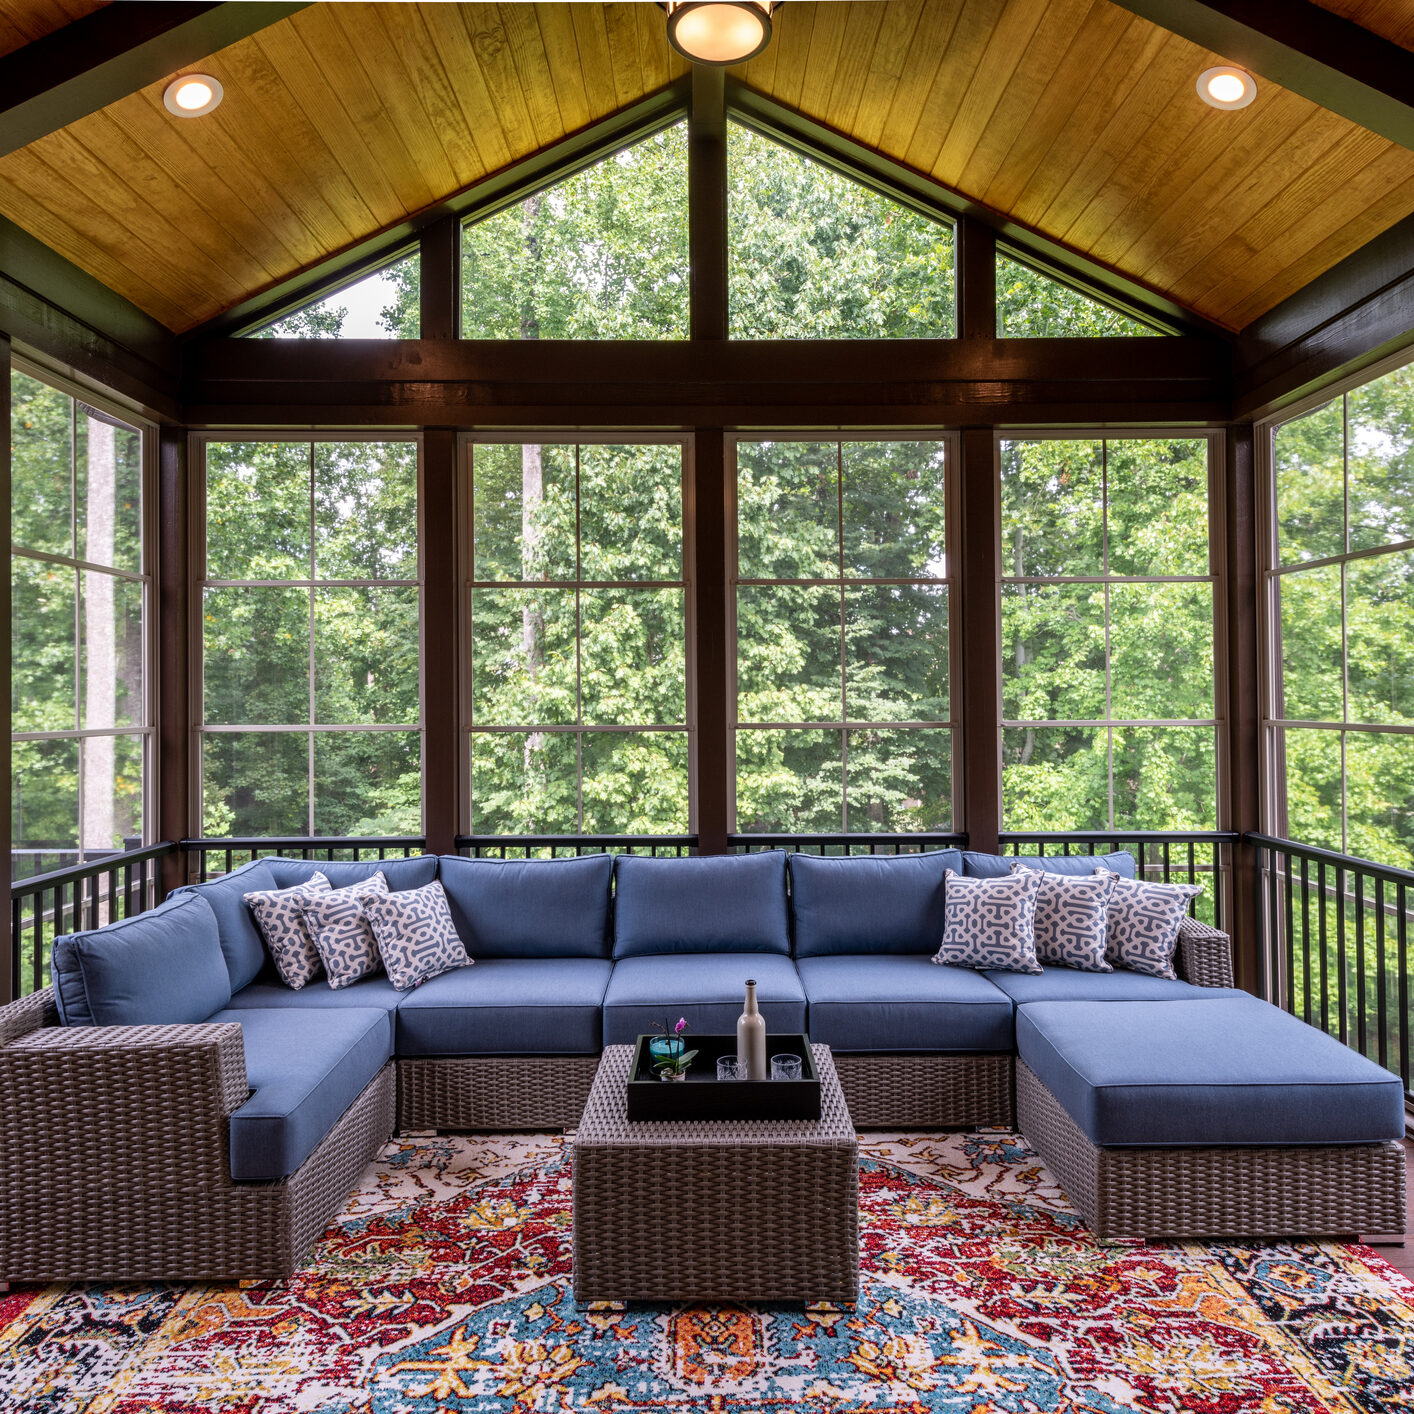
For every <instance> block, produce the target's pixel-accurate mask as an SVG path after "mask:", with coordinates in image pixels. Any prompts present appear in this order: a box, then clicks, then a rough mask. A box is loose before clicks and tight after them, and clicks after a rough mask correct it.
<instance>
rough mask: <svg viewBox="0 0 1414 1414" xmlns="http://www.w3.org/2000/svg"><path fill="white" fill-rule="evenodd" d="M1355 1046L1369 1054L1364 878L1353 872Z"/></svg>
mask: <svg viewBox="0 0 1414 1414" xmlns="http://www.w3.org/2000/svg"><path fill="white" fill-rule="evenodd" d="M1355 1045H1356V1049H1357V1050H1358V1051H1359V1052H1360V1054H1361V1055H1362V1056H1366V1055H1369V1053H1370V1037H1369V1033H1368V1031H1367V1030H1366V1024H1365V876H1364V875H1363V874H1362V873H1360V872H1359V870H1356V871H1355Z"/></svg>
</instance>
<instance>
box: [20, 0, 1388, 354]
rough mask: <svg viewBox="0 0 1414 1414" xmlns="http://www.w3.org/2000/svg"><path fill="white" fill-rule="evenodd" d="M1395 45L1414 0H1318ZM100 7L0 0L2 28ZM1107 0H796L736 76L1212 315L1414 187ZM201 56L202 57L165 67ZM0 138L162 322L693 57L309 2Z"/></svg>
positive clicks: (654, 28)
mask: <svg viewBox="0 0 1414 1414" xmlns="http://www.w3.org/2000/svg"><path fill="white" fill-rule="evenodd" d="M1322 3H1323V6H1324V8H1326V9H1329V10H1331V11H1333V12H1338V13H1340V14H1342V15H1344V16H1346V17H1347V18H1350V19H1353V20H1355V21H1356V22H1358V23H1359V24H1361V25H1364V26H1365V27H1366V28H1368V29H1370V30H1371V31H1372V32H1375V33H1379V34H1382V35H1383V36H1384V37H1385V38H1387V39H1390V40H1393V41H1395V42H1396V43H1401V44H1404V45H1409V44H1410V43H1411V42H1414V12H1411V7H1410V6H1409V5H1408V4H1407V3H1406V0H1322ZM96 8H98V7H97V6H95V5H93V4H91V3H88V0H62V3H55V0H0V54H3V53H4V52H6V47H7V46H8V48H9V50H11V51H14V50H16V49H18V48H19V47H20V46H21V45H22V44H23V43H25V42H27V41H30V40H33V39H36V38H38V37H39V36H40V35H41V34H42V33H44V32H45V31H46V30H54V29H56V28H58V27H60V26H61V25H63V24H64V23H67V22H68V20H70V19H76V18H79V17H80V16H81V15H82V14H84V13H85V12H88V11H92V10H94V9H96ZM1225 57H1227V56H1223V55H1218V54H1214V53H1212V52H1211V51H1208V50H1204V49H1202V48H1200V47H1199V46H1198V45H1196V44H1193V43H1190V42H1189V41H1188V40H1186V39H1183V38H1180V37H1179V36H1177V35H1175V34H1172V33H1170V32H1169V31H1167V30H1165V29H1162V28H1160V27H1159V26H1157V25H1156V24H1154V23H1151V22H1150V21H1149V20H1147V19H1143V18H1140V17H1138V16H1137V15H1135V14H1133V13H1131V11H1130V10H1128V9H1125V8H1122V7H1121V6H1120V5H1118V4H1111V3H1109V0H864V3H843V0H838V2H835V0H828V2H827V3H810V0H791V3H790V4H788V5H786V6H785V7H784V8H783V9H782V10H781V11H780V12H779V13H778V16H777V21H776V35H775V39H774V40H773V42H772V44H771V46H770V47H769V48H768V49H767V50H766V51H765V53H764V54H762V55H761V56H760V57H759V58H757V59H756V60H754V61H752V62H751V63H750V64H747V65H745V66H743V67H742V68H741V69H740V70H737V71H735V72H736V76H737V77H738V78H740V79H741V81H742V82H743V83H745V84H746V85H747V86H748V87H749V88H751V89H754V90H756V91H758V92H759V93H761V94H764V95H766V96H767V97H769V98H772V99H774V100H776V101H778V102H779V103H782V104H784V105H787V106H788V107H790V108H792V109H794V110H797V111H798V112H800V113H802V114H804V115H805V116H806V117H808V118H811V119H814V120H816V121H818V122H820V123H822V124H824V125H826V126H828V127H830V128H833V129H835V130H836V131H838V132H840V133H842V134H844V135H845V136H847V137H849V138H852V139H854V140H855V141H857V142H859V143H861V144H863V145H865V146H866V147H869V148H872V149H874V150H876V151H877V152H879V153H881V154H883V155H884V156H886V157H889V158H891V159H894V160H896V161H898V162H901V163H903V164H905V165H906V166H908V167H910V168H913V169H915V170H916V171H918V172H921V173H923V174H925V175H926V176H929V177H932V178H934V179H935V180H937V181H938V182H941V183H943V184H945V185H946V186H948V187H950V188H953V189H954V190H956V191H958V192H960V193H962V194H964V195H965V196H967V197H969V198H971V199H973V200H975V201H977V202H980V203H983V204H985V205H986V206H989V207H991V208H994V209H995V210H996V211H998V212H1000V213H1003V214H1005V215H1006V216H1008V217H1011V218H1013V219H1015V220H1017V221H1019V222H1021V223H1023V224H1024V225H1027V226H1029V227H1031V228H1033V229H1035V230H1036V231H1038V232H1040V233H1041V234H1043V235H1044V236H1046V237H1048V238H1050V239H1053V240H1055V241H1058V242H1060V243H1063V244H1065V245H1067V246H1069V247H1071V248H1072V249H1074V250H1077V251H1079V252H1081V253H1082V254H1084V255H1086V256H1089V257H1092V258H1094V259H1095V260H1097V261H1099V262H1101V263H1102V264H1104V265H1105V266H1108V267H1111V268H1113V269H1115V270H1117V271H1119V272H1121V273H1123V274H1124V275H1126V276H1128V277H1131V278H1133V279H1136V280H1138V281H1141V282H1142V283H1144V284H1147V285H1148V286H1150V287H1151V288H1152V289H1154V290H1155V291H1157V292H1159V293H1161V294H1163V295H1165V296H1167V297H1169V298H1171V299H1173V300H1175V301H1177V302H1178V303H1180V304H1182V305H1184V306H1186V307H1188V308H1189V309H1192V310H1194V311H1196V312H1197V313H1199V314H1201V315H1203V316H1205V317H1207V318H1209V319H1211V320H1212V321H1214V322H1216V323H1219V324H1222V325H1225V326H1227V327H1229V328H1234V329H1237V328H1241V327H1243V326H1245V325H1246V324H1248V323H1250V322H1251V321H1252V320H1253V319H1254V318H1256V317H1257V316H1258V315H1260V314H1262V313H1264V312H1265V311H1266V310H1268V309H1270V308H1271V307H1272V306H1274V305H1275V304H1277V303H1278V302H1279V301H1281V300H1282V299H1283V298H1285V297H1286V296H1287V295H1289V294H1291V293H1293V292H1294V291H1295V290H1297V289H1299V288H1300V287H1301V286H1302V285H1304V284H1306V283H1307V282H1309V281H1310V280H1312V279H1314V278H1315V277H1316V276H1317V275H1319V274H1321V273H1322V272H1323V271H1324V270H1326V269H1328V268H1329V267H1330V266H1332V265H1334V264H1335V263H1336V262H1337V261H1339V260H1340V259H1341V258H1343V257H1344V256H1346V255H1348V254H1350V253H1351V252H1352V251H1354V250H1356V249H1357V248H1359V247H1360V246H1361V245H1363V244H1365V243H1366V242H1367V241H1369V240H1370V239H1372V238H1373V237H1374V236H1376V235H1378V234H1379V233H1380V232H1382V231H1384V230H1386V229H1387V228H1388V227H1390V226H1391V225H1393V224H1394V223H1395V222H1397V221H1398V220H1400V219H1401V218H1403V217H1405V216H1408V215H1410V214H1411V213H1412V212H1414V151H1410V150H1409V149H1408V148H1406V147H1403V146H1400V145H1399V144H1397V143H1395V142H1392V141H1390V140H1388V139H1387V138H1385V137H1381V136H1379V135H1378V134H1376V133H1374V132H1371V131H1369V130H1367V129H1365V128H1363V127H1360V126H1358V125H1357V124H1356V123H1354V122H1351V121H1349V120H1348V119H1346V118H1344V117H1341V116H1338V115H1337V114H1336V113H1334V112H1331V111H1328V110H1326V109H1324V108H1321V107H1319V106H1317V105H1316V104H1315V103H1314V102H1311V101H1309V100H1308V99H1306V98H1303V97H1300V96H1298V95H1297V94H1295V93H1292V92H1289V91H1287V90H1285V89H1282V88H1280V87H1278V86H1277V85H1276V84H1275V83H1273V82H1271V81H1269V80H1265V79H1264V80H1263V82H1262V84H1261V87H1260V90H1259V93H1258V97H1257V100H1256V102H1255V103H1254V104H1253V105H1252V106H1251V107H1250V108H1248V109H1245V110H1243V111H1240V112H1235V113H1227V112H1219V111H1216V110H1213V109H1211V108H1208V107H1206V106H1204V105H1203V104H1201V103H1200V102H1199V101H1198V99H1197V97H1196V94H1195V93H1194V83H1195V80H1196V78H1197V75H1198V73H1199V72H1200V71H1201V70H1202V69H1204V68H1206V67H1208V66H1209V65H1210V64H1214V63H1218V62H1222V61H1223V60H1224V58H1225ZM185 67H193V66H190V65H188V66H185ZM201 67H203V68H205V69H208V70H209V71H210V72H211V73H213V74H215V75H216V77H218V78H219V79H220V80H221V82H222V84H223V85H224V86H225V101H224V103H223V104H222V105H221V107H220V108H219V109H218V110H217V111H216V112H215V113H214V114H212V115H210V116H209V117H206V118H203V119H200V120H181V119H174V118H173V117H172V116H171V115H170V114H168V113H167V112H166V110H165V109H164V108H163V105H162V87H163V84H162V82H157V83H153V84H150V85H149V86H148V87H146V88H143V89H141V90H140V91H138V92H134V93H131V94H129V95H128V96H126V97H122V98H120V99H118V101H116V102H114V103H112V104H110V105H109V106H108V107H106V108H104V109H102V110H100V111H98V112H95V113H91V114H89V115H88V116H85V117H81V118H79V119H77V121H74V122H72V123H70V124H69V126H67V127H64V128H62V129H60V130H59V131H56V132H53V133H50V134H48V135H47V136H43V137H40V138H39V139H37V140H36V141H34V142H32V143H30V144H29V145H28V146H26V147H23V148H20V149H19V150H17V151H14V152H11V153H10V154H9V155H8V156H6V157H4V158H0V214H3V215H5V216H8V217H9V218H10V219H11V220H13V221H14V222H15V223H16V224H18V225H19V226H21V227H23V228H24V229H25V230H27V231H29V232H30V233H31V234H33V235H35V236H37V237H38V238H40V239H41V240H42V241H44V242H45V243H46V244H47V245H48V246H50V247H51V248H52V249H54V250H56V251H58V252H59V253H60V254H62V255H64V256H66V257H67V258H68V259H69V260H71V261H73V262H74V263H75V264H77V265H78V266H80V267H81V268H82V269H84V270H85V271H87V272H89V273H90V274H92V275H94V276H96V277H97V278H98V279H100V280H101V281H103V282H104V283H105V284H106V285H108V286H109V287H110V288H112V289H114V290H116V291H117V292H118V293H120V294H122V295H124V296H126V297H127V298H128V299H130V300H131V301H132V302H133V303H134V304H136V305H138V306H139V307H140V308H142V309H144V310H146V311H147V312H148V313H150V314H152V315H153V316H154V317H155V318H157V319H158V320H160V321H161V322H162V323H163V324H165V325H166V326H167V327H168V328H170V329H173V330H175V331H184V330H187V329H190V328H192V327H194V326H197V325H199V324H202V323H203V322H205V321H206V320H208V319H210V318H212V317H214V316H215V315H217V314H219V313H221V312H222V311H224V310H226V309H229V308H231V307H232V306H234V305H237V304H239V303H241V302H242V301H243V300H245V299H246V298H248V297H249V296H251V295H253V294H256V293H258V292H259V291H261V290H263V289H266V288H269V287H270V286H272V285H275V284H278V283H280V282H282V281H284V280H286V279H288V278H289V277H290V276H291V275H293V274H295V273H297V272H299V271H300V270H303V269H305V268H307V267H309V266H312V265H315V264H317V263H319V262H320V261H323V260H326V259H327V258H328V257H330V256H331V255H333V254H335V253H337V252H338V251H340V250H343V249H345V248H347V247H351V246H353V245H355V244H356V243H358V242H360V241H362V240H365V239H366V238H367V237H369V236H370V235H372V234H373V233H375V232H377V231H379V230H381V229H384V228H385V227H389V226H391V225H394V224H396V223H398V222H400V221H403V220H405V219H406V218H408V217H409V216H411V215H415V214H416V213H417V212H418V211H419V210H422V209H425V208H427V207H430V206H433V205H435V204H437V203H438V202H440V201H441V200H443V199H445V198H446V197H448V196H449V195H451V194H453V193H454V192H457V191H459V190H461V189H462V188H465V187H467V186H469V185H471V184H473V183H475V182H477V181H478V180H479V179H481V178H483V177H485V176H487V175H489V174H491V173H494V172H496V171H499V170H501V169H503V168H505V167H507V166H508V165H511V164H513V163H515V162H516V161H517V160H519V159H521V158H524V157H526V156H528V155H529V154H531V153H534V152H536V151H538V150H540V149H542V148H544V147H546V146H548V145H549V144H551V143H554V142H555V141H557V140H559V139H561V138H563V137H565V136H566V135H568V134H571V133H574V132H575V131H577V130H579V129H582V128H584V127H585V126H586V125H588V124H590V123H592V122H595V121H597V120H599V119H601V118H604V117H606V116H608V115H610V114H612V113H614V112H616V111H619V110H621V109H623V108H625V107H627V106H629V105H631V104H633V103H635V102H636V101H638V100H640V99H642V98H643V97H644V96H646V95H649V94H652V93H654V92H656V91H658V90H660V89H662V88H663V87H664V86H665V85H667V84H669V83H670V82H671V81H673V80H674V79H675V78H678V77H680V76H681V75H682V74H683V73H684V72H685V70H686V65H685V64H684V63H683V61H682V60H680V59H679V58H678V56H677V55H675V54H673V53H672V51H671V50H670V49H669V48H668V46H667V43H666V40H665V35H664V24H663V15H662V11H661V10H660V9H659V8H658V7H657V6H656V5H652V4H642V3H639V4H536V5H525V4H502V5H494V4H465V5H457V4H426V5H407V4H316V5H311V6H309V7H308V8H306V9H303V10H300V11H299V12H298V13H296V14H294V15H292V16H290V17H289V18H286V19H282V20H279V21H278V22H276V23H274V24H272V25H270V26H269V27H268V28H265V29H262V30H259V31H258V32H257V33H255V34H253V35H251V36H250V37H248V38H243V39H241V40H239V41H238V42H236V43H233V44H230V45H228V46H227V47H226V48H224V49H221V50H220V51H219V52H218V53H216V54H214V55H211V56H210V57H209V58H207V59H204V60H203V61H202V64H201Z"/></svg>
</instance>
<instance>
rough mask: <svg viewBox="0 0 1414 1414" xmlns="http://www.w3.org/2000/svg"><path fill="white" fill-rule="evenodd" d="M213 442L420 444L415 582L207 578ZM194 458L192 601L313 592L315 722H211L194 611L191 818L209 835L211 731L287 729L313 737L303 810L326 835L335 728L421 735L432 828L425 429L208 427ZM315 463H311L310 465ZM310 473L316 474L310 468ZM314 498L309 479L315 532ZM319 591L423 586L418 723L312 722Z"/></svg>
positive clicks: (195, 442) (195, 438)
mask: <svg viewBox="0 0 1414 1414" xmlns="http://www.w3.org/2000/svg"><path fill="white" fill-rule="evenodd" d="M212 442H220V443H228V442H251V443H262V444H264V443H270V442H292V443H308V444H309V445H310V448H311V452H310V455H311V459H312V457H313V448H314V446H315V445H316V444H318V443H320V442H404V443H410V444H412V445H413V446H414V447H415V448H416V453H417V530H416V533H417V577H416V578H415V579H412V580H406V579H332V580H319V579H298V580H292V579H278V580H212V579H208V578H207V575H206V549H207V542H206V509H207V504H206V488H207V465H206V448H207V446H208V445H209V444H210V443H212ZM188 448H189V457H188V468H189V479H188V486H189V491H188V497H187V544H188V546H189V557H190V563H189V568H188V584H189V596H188V603H190V604H193V605H197V606H200V605H202V604H203V603H204V602H205V594H206V590H208V589H258V588H281V589H303V590H306V591H308V592H309V593H310V595H311V615H310V630H309V634H310V648H309V681H308V688H309V698H308V700H309V703H310V721H309V722H308V723H306V724H304V725H298V724H287V725H265V724H259V723H243V724H242V723H234V724H230V723H219V724H210V723H208V722H207V721H206V696H205V671H206V654H205V634H204V632H203V628H202V625H203V623H204V621H205V619H204V615H203V613H202V612H201V609H200V607H198V608H197V610H196V612H194V613H191V614H189V615H188V621H189V625H188V626H189V638H188V649H189V652H188V679H187V681H188V701H189V704H190V706H189V721H188V730H189V731H190V733H191V736H192V739H193V740H194V742H195V745H196V749H195V751H194V752H193V753H192V768H191V773H190V780H189V782H188V787H189V792H188V810H189V811H190V818H191V819H192V820H193V821H194V822H196V824H197V827H198V829H199V831H200V833H201V834H202V835H203V836H204V835H205V819H206V815H205V801H204V799H203V794H204V790H205V778H206V772H205V751H206V737H207V735H208V734H216V735H223V734H226V735H229V734H233V733H236V732H245V733H260V734H264V735H272V736H273V735H281V734H289V733H302V734H304V735H305V736H307V737H308V738H309V750H308V755H307V765H306V770H307V772H308V775H307V781H308V785H307V789H308V792H309V798H308V802H307V804H306V809H305V822H306V824H307V825H308V826H309V827H310V829H309V831H308V834H309V837H311V838H326V837H323V836H316V835H315V833H314V830H313V824H314V801H315V794H314V736H315V734H316V733H337V732H405V733H406V732H416V733H417V737H418V774H419V797H420V800H421V810H420V827H419V833H423V832H425V831H426V828H427V779H426V777H427V702H426V672H425V668H424V664H425V661H426V646H427V645H426V633H427V614H426V597H427V583H426V581H427V565H426V556H425V555H424V553H423V542H424V525H423V518H424V515H425V502H426V496H425V490H424V474H425V467H424V461H425V458H424V455H423V435H422V433H421V431H408V430H407V429H396V428H375V429H372V430H370V429H368V428H327V427H321V428H316V429H310V430H290V429H286V428H280V429H260V428H254V429H252V428H244V427H243V428H234V429H222V428H210V429H203V430H202V431H200V432H192V433H191V434H190V435H189V439H188ZM311 465H312V462H311ZM311 475H312V473H311ZM314 514H315V512H314V497H313V484H312V480H311V491H310V527H311V533H312V532H313V529H314ZM312 557H313V540H311V568H313V567H314V562H313V558H312ZM317 589H415V590H416V591H417V596H418V598H417V607H418V612H417V662H418V674H417V707H418V720H417V722H416V723H414V724H408V723H402V722H397V723H387V722H363V723H345V724H340V723H317V722H315V721H314V707H313V702H314V622H313V612H312V603H313V600H312V595H313V593H314V591H315V590H317ZM237 838H240V837H239V836H238V837H237ZM327 838H331V839H333V838H341V837H340V836H327Z"/></svg>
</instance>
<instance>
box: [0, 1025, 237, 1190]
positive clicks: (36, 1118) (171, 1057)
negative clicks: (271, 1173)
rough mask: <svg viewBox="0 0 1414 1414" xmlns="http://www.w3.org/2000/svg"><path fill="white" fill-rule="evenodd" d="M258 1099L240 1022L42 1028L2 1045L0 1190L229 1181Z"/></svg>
mask: <svg viewBox="0 0 1414 1414" xmlns="http://www.w3.org/2000/svg"><path fill="white" fill-rule="evenodd" d="M249 1094H250V1089H249V1086H248V1085H247V1083H246V1071H245V1047H244V1045H243V1043H242V1039H241V1028H240V1026H239V1025H237V1024H235V1023H234V1022H221V1023H216V1024H211V1023H202V1024H198V1025H192V1026H76V1027H61V1026H44V1027H40V1028H38V1029H36V1030H33V1031H30V1032H28V1033H27V1034H26V1035H23V1036H21V1037H20V1038H19V1039H18V1040H15V1041H12V1042H11V1043H10V1044H9V1045H7V1046H4V1047H3V1048H0V1113H3V1114H4V1115H5V1124H4V1125H3V1126H0V1185H3V1189H4V1191H5V1192H6V1193H18V1192H21V1191H23V1185H24V1184H25V1183H26V1182H29V1183H30V1184H36V1185H38V1184H39V1176H40V1175H41V1174H43V1175H45V1177H46V1180H47V1181H46V1182H44V1183H43V1184H42V1185H40V1186H42V1187H43V1188H46V1189H48V1188H49V1186H50V1184H51V1183H59V1182H61V1180H65V1181H72V1182H73V1183H74V1185H75V1187H76V1188H82V1189H85V1190H87V1191H89V1192H93V1191H95V1190H98V1189H102V1187H103V1186H104V1185H105V1184H110V1183H111V1184H114V1185H119V1186H124V1185H128V1184H134V1183H161V1184H168V1185H181V1186H186V1185H193V1186H199V1185H203V1184H207V1183H210V1182H227V1181H229V1178H228V1175H229V1168H228V1157H227V1155H228V1151H229V1129H230V1125H229V1116H230V1114H231V1111H232V1110H234V1109H236V1108H237V1107H238V1106H240V1105H242V1104H244V1103H245V1101H246V1099H247V1098H248V1096H249ZM16 1185H20V1186H19V1187H17V1186H16ZM40 1186H36V1187H35V1189H34V1191H35V1192H38V1191H40ZM50 1191H53V1190H50Z"/></svg>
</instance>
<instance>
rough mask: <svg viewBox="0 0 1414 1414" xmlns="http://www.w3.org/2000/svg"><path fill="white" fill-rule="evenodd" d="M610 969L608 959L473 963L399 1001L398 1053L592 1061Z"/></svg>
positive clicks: (512, 959) (511, 959)
mask: <svg viewBox="0 0 1414 1414" xmlns="http://www.w3.org/2000/svg"><path fill="white" fill-rule="evenodd" d="M612 966H613V964H612V963H610V962H609V960H608V959H607V958H590V957H490V958H477V960H476V963H475V965H474V966H472V967H461V968H458V969H457V970H456V971H454V972H444V973H443V974H442V975H441V976H440V977H433V978H431V979H430V980H429V981H426V982H424V983H423V984H422V986H420V987H419V988H417V990H416V991H414V992H412V993H410V994H405V996H404V999H403V1002H402V1005H401V1006H399V1008H398V1017H397V1036H396V1038H395V1045H396V1047H397V1053H398V1055H400V1056H461V1055H481V1056H523V1055H552V1056H553V1055H572V1056H584V1055H596V1054H598V1051H599V1048H600V1019H599V1009H600V1007H601V1005H602V1004H603V1001H604V989H605V988H606V987H607V986H608V985H609V973H610V971H611V969H612Z"/></svg>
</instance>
